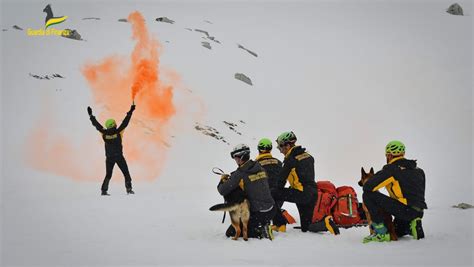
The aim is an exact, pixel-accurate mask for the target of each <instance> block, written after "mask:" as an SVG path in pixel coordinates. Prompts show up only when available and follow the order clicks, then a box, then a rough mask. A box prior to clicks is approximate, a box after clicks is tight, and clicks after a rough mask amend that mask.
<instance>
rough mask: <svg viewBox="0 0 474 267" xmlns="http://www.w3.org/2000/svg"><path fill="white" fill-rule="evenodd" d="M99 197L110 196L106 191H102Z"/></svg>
mask: <svg viewBox="0 0 474 267" xmlns="http://www.w3.org/2000/svg"><path fill="white" fill-rule="evenodd" d="M100 195H101V196H110V194H109V193H107V191H102V193H101V194H100Z"/></svg>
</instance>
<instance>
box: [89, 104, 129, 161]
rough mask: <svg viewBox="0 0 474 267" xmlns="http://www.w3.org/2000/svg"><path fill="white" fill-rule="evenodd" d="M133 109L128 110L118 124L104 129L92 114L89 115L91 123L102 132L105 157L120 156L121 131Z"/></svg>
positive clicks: (121, 153)
mask: <svg viewBox="0 0 474 267" xmlns="http://www.w3.org/2000/svg"><path fill="white" fill-rule="evenodd" d="M132 113H133V111H132V110H130V111H129V112H127V116H125V119H124V120H123V121H122V123H121V124H120V126H119V127H118V128H117V127H114V128H110V129H105V128H104V127H102V125H101V124H100V123H99V122H98V121H97V119H96V118H95V117H94V116H90V120H91V122H92V125H94V127H95V128H96V129H97V131H99V132H100V133H101V134H102V139H103V140H104V142H105V156H106V157H118V156H122V155H123V152H122V135H123V131H124V130H125V128H126V127H127V125H128V123H129V122H130V118H131V117H132Z"/></svg>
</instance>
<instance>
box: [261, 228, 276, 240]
mask: <svg viewBox="0 0 474 267" xmlns="http://www.w3.org/2000/svg"><path fill="white" fill-rule="evenodd" d="M258 231H259V232H260V239H262V238H268V239H270V241H273V239H274V236H273V231H272V227H271V226H270V225H269V224H265V225H264V226H262V225H259V226H258Z"/></svg>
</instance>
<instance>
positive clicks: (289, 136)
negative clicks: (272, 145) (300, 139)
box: [276, 132, 296, 146]
mask: <svg viewBox="0 0 474 267" xmlns="http://www.w3.org/2000/svg"><path fill="white" fill-rule="evenodd" d="M276 142H277V144H278V145H279V146H282V145H286V144H288V143H294V142H296V135H295V133H293V132H284V133H282V134H280V135H279V136H278V138H277V140H276Z"/></svg>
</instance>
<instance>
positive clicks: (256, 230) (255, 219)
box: [217, 144, 275, 240]
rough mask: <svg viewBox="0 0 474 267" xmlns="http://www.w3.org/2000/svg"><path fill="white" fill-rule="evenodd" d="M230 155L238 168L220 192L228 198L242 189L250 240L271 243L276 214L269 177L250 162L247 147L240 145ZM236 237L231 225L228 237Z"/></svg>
mask: <svg viewBox="0 0 474 267" xmlns="http://www.w3.org/2000/svg"><path fill="white" fill-rule="evenodd" d="M230 156H231V157H232V158H233V159H234V160H235V163H237V166H238V167H237V169H236V170H235V171H234V172H232V173H231V174H230V177H229V178H228V179H226V181H225V182H223V181H221V182H220V183H219V185H218V186H217V190H218V191H219V193H220V194H221V195H223V196H225V195H227V194H229V193H230V192H232V191H233V190H234V189H236V188H238V187H240V188H241V189H242V190H243V191H244V192H245V194H246V198H247V200H248V201H249V202H250V219H249V223H248V237H256V238H268V239H270V240H272V239H273V234H272V230H271V227H270V220H271V219H272V218H273V216H274V214H275V202H274V201H273V198H272V196H271V193H270V188H269V186H268V181H267V180H268V177H267V174H266V172H265V170H264V169H263V168H262V166H260V164H258V162H255V161H253V160H251V159H250V148H249V147H248V146H247V145H245V144H239V145H237V146H236V147H235V148H234V149H233V150H232V152H231V153H230ZM233 235H235V229H234V227H232V226H230V227H229V229H227V231H226V236H228V237H230V236H233Z"/></svg>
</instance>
